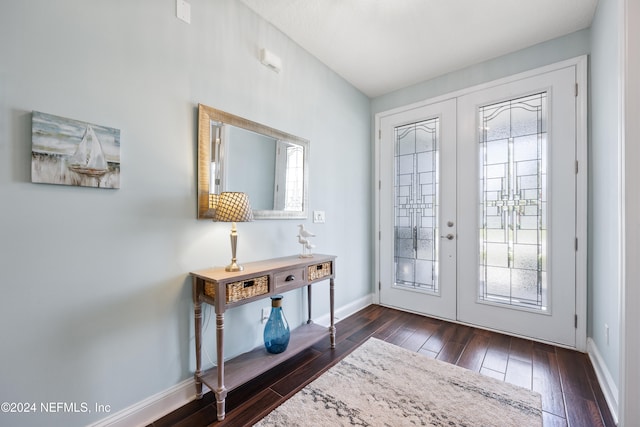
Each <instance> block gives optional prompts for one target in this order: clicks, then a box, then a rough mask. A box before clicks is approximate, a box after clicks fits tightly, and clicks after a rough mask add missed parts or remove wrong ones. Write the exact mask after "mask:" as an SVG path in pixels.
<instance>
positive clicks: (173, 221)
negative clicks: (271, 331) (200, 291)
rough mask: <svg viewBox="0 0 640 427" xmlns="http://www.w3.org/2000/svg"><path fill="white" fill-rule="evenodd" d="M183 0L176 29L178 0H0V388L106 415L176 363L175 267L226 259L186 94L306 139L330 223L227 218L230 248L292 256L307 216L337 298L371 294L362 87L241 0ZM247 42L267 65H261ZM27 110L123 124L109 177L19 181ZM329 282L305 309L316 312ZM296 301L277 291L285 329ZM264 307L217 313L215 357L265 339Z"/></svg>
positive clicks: (143, 393) (44, 420) (25, 420)
mask: <svg viewBox="0 0 640 427" xmlns="http://www.w3.org/2000/svg"><path fill="white" fill-rule="evenodd" d="M190 3H191V11H192V23H191V24H190V25H189V24H186V23H183V22H182V21H179V20H178V19H177V18H176V17H175V9H176V3H175V0H137V1H123V0H113V1H107V2H95V1H94V2H87V1H84V0H58V1H55V2H51V1H49V0H30V1H5V0H3V1H0V199H1V200H2V208H1V209H0V224H1V225H0V253H1V254H2V256H1V257H0V286H2V297H1V298H0V336H1V337H2V350H1V353H0V384H1V385H0V402H4V401H9V402H11V401H14V402H18V401H19V402H88V403H89V405H93V404H95V403H100V404H108V405H111V408H112V412H116V411H119V410H121V409H123V408H125V407H127V406H129V405H132V404H134V403H137V402H139V401H141V400H143V399H145V398H147V397H149V396H152V395H153V394H155V393H158V392H161V391H165V390H167V389H168V388H170V387H172V386H174V385H176V384H178V383H180V382H181V381H183V380H185V379H187V378H189V377H190V376H191V375H192V372H193V369H194V355H193V326H192V322H193V321H192V312H191V310H192V303H191V282H190V280H189V277H188V272H189V271H192V270H196V269H201V268H206V267H210V266H214V265H218V266H221V265H226V264H227V263H228V262H229V260H230V245H229V230H230V224H227V223H213V222H211V221H198V220H196V219H195V218H196V157H197V155H196V138H197V115H196V112H197V104H198V103H204V104H207V105H210V106H212V107H215V108H218V109H221V110H225V111H228V112H230V113H232V114H236V115H241V116H244V117H246V118H248V119H250V120H253V121H257V122H260V123H264V124H267V125H270V126H273V127H275V128H278V129H281V130H283V131H285V132H288V133H292V134H295V135H299V136H301V137H303V138H306V139H309V140H310V141H311V163H310V174H311V181H310V195H311V198H310V208H311V209H312V210H313V209H320V210H324V211H326V218H327V222H326V224H312V223H311V219H308V220H306V221H299V220H297V221H293V220H279V221H275V220H272V221H256V222H253V223H241V224H238V233H239V248H238V257H239V260H240V261H252V260H259V259H266V258H270V257H275V256H284V255H290V254H296V253H298V252H299V250H300V248H299V244H298V243H297V238H296V234H297V224H298V223H300V222H304V223H306V224H307V228H309V229H311V230H312V231H314V232H315V233H316V234H317V235H318V237H317V238H315V240H314V243H315V244H316V245H317V248H316V249H317V251H318V252H322V253H332V254H335V255H337V256H338V260H337V269H336V272H337V280H336V285H337V291H336V304H337V306H338V307H340V306H344V305H346V304H348V303H350V302H352V301H354V300H357V299H359V298H361V297H363V296H365V295H368V294H369V293H371V291H372V287H371V251H372V250H371V248H372V241H371V236H370V234H371V233H370V229H371V210H370V207H371V192H370V183H371V179H372V173H371V168H370V165H369V163H368V162H366V161H364V162H363V161H362V159H363V157H366V154H365V155H364V156H363V153H368V152H369V146H370V103H369V99H368V98H367V97H366V96H364V95H363V94H362V93H360V92H359V91H357V90H356V89H354V88H353V87H352V86H351V85H349V84H348V83H347V82H345V81H344V80H343V79H341V78H339V77H338V76H337V75H336V74H335V73H333V72H332V71H330V70H329V69H328V68H327V67H326V66H324V65H323V64H321V63H320V62H318V61H317V60H316V59H315V58H313V57H311V56H310V55H309V54H308V53H307V52H306V51H304V50H303V49H301V48H300V47H299V46H297V45H296V44H294V43H293V42H292V41H291V40H290V39H289V38H287V37H285V36H284V35H283V34H281V33H280V32H279V31H277V30H275V29H274V28H273V27H272V26H271V25H270V24H268V23H266V22H265V21H263V20H262V19H260V18H258V17H257V16H256V15H255V14H254V13H253V12H251V11H250V10H249V9H247V8H246V7H245V6H244V5H242V4H240V3H239V2H238V1H235V0H216V1H211V0H191V1H190ZM262 47H266V48H268V49H270V50H272V51H273V52H274V53H276V54H277V55H279V56H280V57H281V58H282V62H283V70H282V72H280V73H279V74H277V73H274V72H273V71H270V70H269V69H267V68H266V67H265V66H263V65H262V64H260V62H259V60H258V58H259V50H260V48H262ZM33 110H36V111H42V112H46V113H50V114H54V115H59V116H63V117H69V118H73V119H77V120H84V121H88V122H92V123H98V124H102V125H106V126H110V127H114V128H118V129H120V130H121V144H122V152H121V158H122V175H121V189H119V190H103V189H92V188H79V187H66V186H57V185H44V184H32V183H31V182H30V180H31V178H30V165H31V154H30V152H31V112H32V111H33ZM347 170H348V171H349V173H348V176H345V175H344V174H343V173H338V171H347ZM327 288H328V285H327V284H322V285H320V286H319V288H318V290H317V291H316V293H315V295H316V297H315V302H316V308H317V309H316V310H315V311H314V316H322V315H324V314H326V313H327V312H328V295H327V294H328V291H327ZM302 302H303V295H302V292H301V291H293V292H291V293H288V294H286V295H285V312H286V313H287V315H288V318H289V322H290V323H292V324H294V325H296V324H299V323H300V322H301V321H302V319H303V311H304V305H303V304H302ZM268 305H269V302H268V300H267V301H263V302H258V303H255V304H251V305H248V306H244V307H242V308H238V309H234V310H232V311H230V312H229V313H228V314H227V316H226V319H225V323H226V326H227V330H228V335H227V336H228V341H227V342H226V344H227V349H228V352H227V356H232V355H234V354H238V353H241V352H244V351H247V350H249V349H251V348H252V347H253V346H255V345H259V344H260V343H261V333H262V327H263V325H261V324H260V322H259V318H260V309H261V308H262V307H263V306H268ZM212 325H213V322H211V323H210V324H209V327H208V330H207V338H206V340H205V343H204V346H205V348H206V349H207V351H208V353H209V354H210V355H213V354H215V351H214V344H215V339H214V338H213V333H214V328H213V327H212ZM205 361H206V357H205ZM206 363H208V362H206ZM105 415H107V414H97V413H91V414H56V415H48V416H46V415H41V414H38V415H36V414H34V415H30V416H26V415H17V416H10V415H6V414H0V424H2V425H25V426H28V425H34V426H35V425H45V424H46V425H52V426H55V425H59V426H76V425H85V424H87V423H89V422H91V421H94V420H97V419H100V418H103V417H104V416H105Z"/></svg>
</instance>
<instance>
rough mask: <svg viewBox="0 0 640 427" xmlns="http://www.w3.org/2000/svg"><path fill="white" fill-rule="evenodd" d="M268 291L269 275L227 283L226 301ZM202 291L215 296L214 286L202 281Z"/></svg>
mask: <svg viewBox="0 0 640 427" xmlns="http://www.w3.org/2000/svg"><path fill="white" fill-rule="evenodd" d="M268 292H269V276H260V277H256V278H253V279H250V280H243V281H242V282H233V283H227V300H226V303H227V304H228V303H230V302H236V301H242V300H243V299H247V298H251V297H255V296H257V295H263V294H266V293H268ZM204 293H205V295H208V296H210V297H212V298H215V297H216V286H215V284H213V283H210V282H205V283H204Z"/></svg>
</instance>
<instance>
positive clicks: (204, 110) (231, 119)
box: [198, 104, 309, 220]
mask: <svg viewBox="0 0 640 427" xmlns="http://www.w3.org/2000/svg"><path fill="white" fill-rule="evenodd" d="M212 123H220V124H224V125H231V126H235V127H238V128H241V129H245V130H248V131H251V132H255V133H257V134H261V135H265V136H267V137H271V138H274V139H276V140H279V141H283V142H288V143H292V144H297V145H300V146H302V147H303V189H302V191H303V195H302V210H300V211H289V210H255V209H254V210H253V217H254V219H306V218H307V217H308V204H309V167H308V164H309V141H308V140H306V139H303V138H300V137H297V136H295V135H291V134H288V133H286V132H282V131H279V130H277V129H273V128H271V127H269V126H265V125H263V124H260V123H256V122H252V121H251V120H247V119H245V118H242V117H239V116H235V115H233V114H230V113H227V112H224V111H221V110H217V109H215V108H212V107H209V106H207V105H204V104H198V219H208V220H211V219H213V216H214V213H215V211H214V210H213V209H211V208H210V200H211V199H212V197H211V194H214V193H213V192H212V191H211V190H212V189H211V188H210V183H211V164H210V163H211V137H212V136H211V127H212ZM226 143H227V144H233V141H227V142H226ZM222 161H223V162H224V160H222ZM248 167H250V165H249V166H248ZM233 190H234V189H226V188H224V184H223V188H222V190H221V191H233Z"/></svg>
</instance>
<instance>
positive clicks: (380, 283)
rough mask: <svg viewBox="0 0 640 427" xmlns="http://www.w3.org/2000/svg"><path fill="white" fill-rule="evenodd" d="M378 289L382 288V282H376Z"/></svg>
mask: <svg viewBox="0 0 640 427" xmlns="http://www.w3.org/2000/svg"><path fill="white" fill-rule="evenodd" d="M378 290H379V291H381V290H382V282H378Z"/></svg>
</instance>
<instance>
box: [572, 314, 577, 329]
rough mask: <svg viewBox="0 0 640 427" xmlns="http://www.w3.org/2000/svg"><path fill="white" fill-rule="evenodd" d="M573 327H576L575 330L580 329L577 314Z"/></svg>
mask: <svg viewBox="0 0 640 427" xmlns="http://www.w3.org/2000/svg"><path fill="white" fill-rule="evenodd" d="M573 326H574V328H576V329H578V315H577V314H576V315H575V316H574V317H573Z"/></svg>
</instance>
